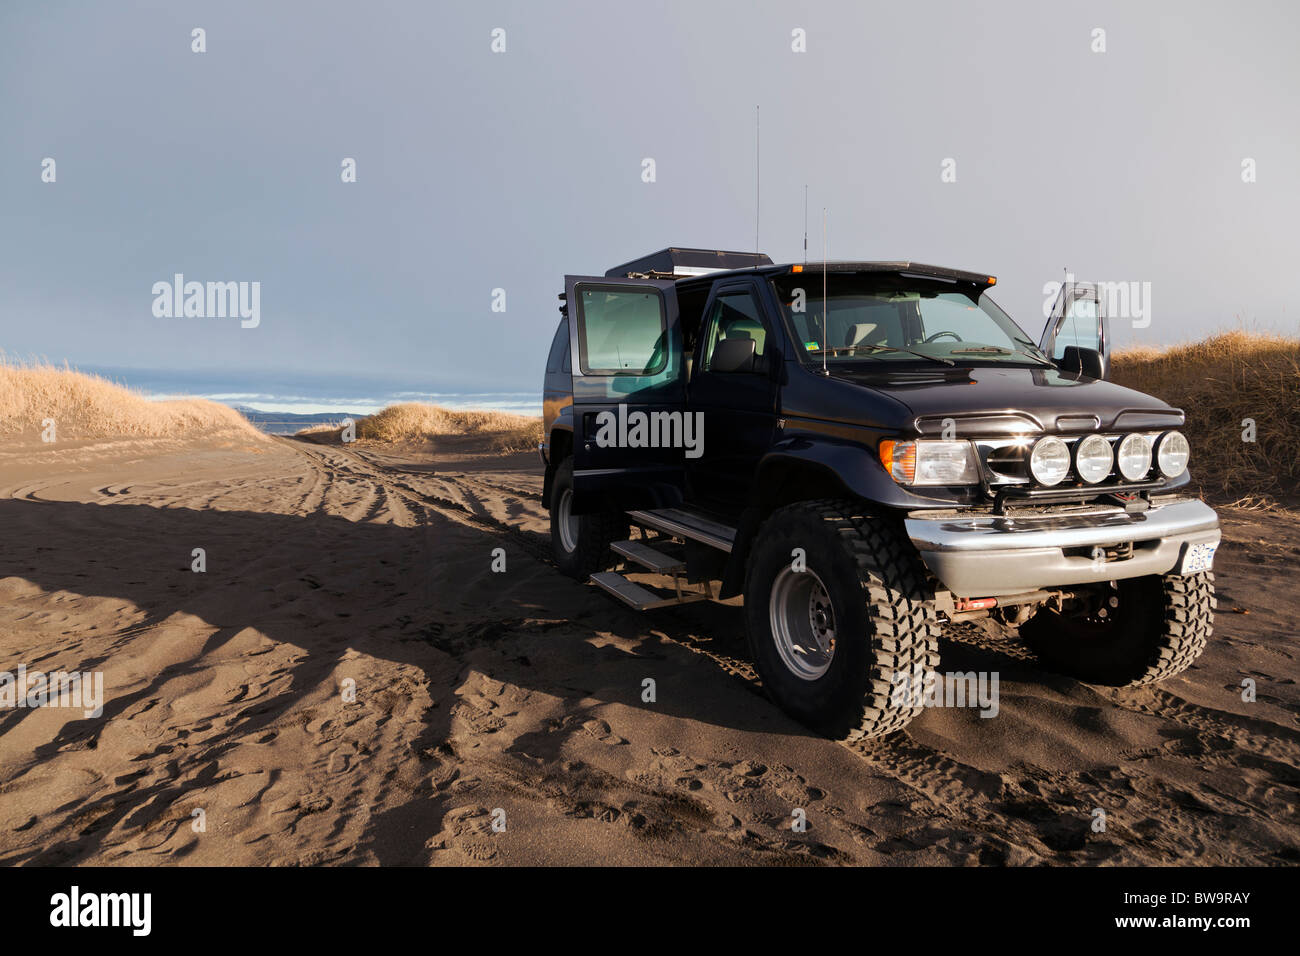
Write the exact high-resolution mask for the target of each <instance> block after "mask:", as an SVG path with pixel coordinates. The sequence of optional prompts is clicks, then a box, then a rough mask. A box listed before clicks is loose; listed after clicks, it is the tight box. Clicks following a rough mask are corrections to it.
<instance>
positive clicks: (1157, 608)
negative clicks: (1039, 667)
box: [1020, 571, 1217, 687]
mask: <svg viewBox="0 0 1300 956" xmlns="http://www.w3.org/2000/svg"><path fill="white" fill-rule="evenodd" d="M1215 607H1217V602H1216V601H1215V598H1214V575H1213V574H1211V573H1210V572H1208V571H1206V572H1204V573H1201V574H1190V575H1186V576H1184V575H1178V574H1166V575H1164V576H1163V577H1162V576H1160V575H1154V574H1153V575H1148V576H1146V577H1141V578H1130V579H1128V580H1124V581H1113V582H1110V583H1109V584H1101V585H1097V586H1096V587H1094V588H1091V589H1088V590H1086V591H1084V592H1083V593H1082V594H1081V595H1079V596H1078V597H1076V598H1074V599H1073V600H1071V601H1070V602H1068V603H1067V604H1066V605H1065V606H1064V607H1063V608H1062V609H1061V610H1060V611H1057V610H1049V609H1046V608H1044V609H1043V610H1041V611H1039V612H1038V613H1037V614H1035V615H1034V616H1033V617H1032V618H1030V619H1029V620H1028V621H1026V622H1025V623H1024V624H1023V625H1022V626H1021V628H1020V635H1021V637H1023V638H1024V639H1025V642H1026V643H1027V644H1028V645H1029V647H1030V649H1032V650H1033V651H1034V653H1035V654H1037V655H1038V658H1039V659H1040V660H1041V661H1043V663H1045V664H1047V666H1049V667H1051V668H1052V669H1053V670H1056V671H1059V672H1060V673H1062V674H1066V675H1068V676H1070V677H1074V678H1077V679H1079V680H1082V681H1085V682H1087V683H1090V684H1101V685H1106V686H1111V687H1119V686H1128V687H1137V686H1141V685H1143V684H1153V683H1155V682H1156V681H1162V680H1165V679H1167V678H1170V677H1174V676H1176V675H1178V674H1181V673H1182V672H1183V671H1185V670H1187V668H1188V667H1190V666H1191V665H1192V662H1193V661H1195V660H1196V658H1198V657H1199V656H1200V654H1201V651H1203V650H1204V649H1205V643H1206V641H1207V640H1208V638H1209V637H1210V635H1211V634H1212V633H1213V631H1214V609H1215Z"/></svg>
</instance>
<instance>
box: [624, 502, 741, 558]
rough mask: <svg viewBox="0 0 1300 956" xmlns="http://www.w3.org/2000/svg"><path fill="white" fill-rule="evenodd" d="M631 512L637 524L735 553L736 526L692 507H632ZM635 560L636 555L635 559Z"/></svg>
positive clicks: (629, 513) (630, 514)
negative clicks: (712, 517) (690, 508)
mask: <svg viewBox="0 0 1300 956" xmlns="http://www.w3.org/2000/svg"><path fill="white" fill-rule="evenodd" d="M627 516H628V517H629V518H631V519H632V521H633V522H634V523H635V524H639V525H642V526H644V527H646V528H652V529H654V530H655V531H659V532H662V533H663V534H670V535H672V536H673V537H676V538H685V539H686V540H688V541H698V542H700V543H701V544H706V545H708V546H709V547H710V548H716V549H717V550H719V551H725V552H726V553H727V554H730V553H731V545H732V542H733V541H735V540H736V529H735V528H731V527H728V526H727V525H725V524H720V523H718V522H716V521H711V520H710V519H708V518H705V517H703V516H702V515H698V514H695V513H694V512H692V511H684V510H683V509H681V508H661V509H659V510H658V511H629V512H628V513H627ZM633 560H635V559H633Z"/></svg>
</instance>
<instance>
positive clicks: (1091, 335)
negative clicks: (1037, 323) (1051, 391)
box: [1039, 282, 1110, 379]
mask: <svg viewBox="0 0 1300 956" xmlns="http://www.w3.org/2000/svg"><path fill="white" fill-rule="evenodd" d="M1039 348H1041V349H1042V350H1043V351H1044V352H1045V353H1046V354H1047V355H1048V356H1049V357H1050V358H1051V359H1052V361H1053V362H1055V363H1056V366H1057V367H1058V368H1060V369H1061V370H1062V371H1064V372H1076V373H1079V374H1082V375H1087V376H1090V377H1092V378H1103V379H1104V378H1107V377H1109V375H1110V325H1109V322H1108V320H1107V318H1106V314H1105V311H1104V310H1103V308H1102V299H1101V290H1100V289H1099V288H1098V286H1097V285H1096V284H1095V283H1091V282H1066V283H1065V284H1063V285H1062V286H1061V291H1060V294H1059V295H1058V296H1057V297H1056V303H1055V304H1054V305H1053V306H1052V312H1051V316H1050V317H1049V318H1048V320H1047V326H1046V328H1044V329H1043V338H1042V341H1041V342H1039Z"/></svg>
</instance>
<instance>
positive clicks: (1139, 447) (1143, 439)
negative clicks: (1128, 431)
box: [1115, 434, 1151, 481]
mask: <svg viewBox="0 0 1300 956" xmlns="http://www.w3.org/2000/svg"><path fill="white" fill-rule="evenodd" d="M1115 461H1116V463H1117V464H1118V465H1119V473H1120V474H1121V475H1122V476H1123V477H1124V479H1125V480H1127V481H1141V480H1142V479H1143V478H1145V477H1146V476H1147V472H1148V471H1150V470H1151V436H1150V435H1137V434H1133V435H1125V436H1124V439H1123V440H1122V441H1121V442H1120V443H1119V452H1118V453H1117V454H1116V455H1115Z"/></svg>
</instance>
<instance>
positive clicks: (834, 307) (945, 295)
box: [772, 272, 1051, 365]
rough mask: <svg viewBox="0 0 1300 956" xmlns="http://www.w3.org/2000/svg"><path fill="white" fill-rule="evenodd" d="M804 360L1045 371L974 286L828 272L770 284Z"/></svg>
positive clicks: (1042, 359)
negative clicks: (930, 362) (993, 366)
mask: <svg viewBox="0 0 1300 956" xmlns="http://www.w3.org/2000/svg"><path fill="white" fill-rule="evenodd" d="M772 284H773V287H774V289H775V290H776V296H777V301H778V302H779V303H780V304H781V310H782V312H783V314H784V317H785V320H786V322H787V324H788V326H789V328H790V330H791V332H792V333H793V334H794V336H795V339H796V342H797V344H798V345H802V349H799V352H800V355H801V358H802V360H803V361H805V362H810V363H817V364H820V363H821V362H822V361H823V358H824V359H825V361H827V362H828V363H844V362H853V363H859V362H860V363H870V362H900V363H901V362H912V363H915V362H918V361H921V360H925V359H929V360H933V361H939V362H943V363H944V364H949V363H952V364H957V365H970V364H972V363H980V364H983V363H986V362H987V363H997V364H1013V365H1025V364H1029V365H1050V364H1051V363H1050V361H1049V360H1048V359H1047V357H1046V356H1045V355H1043V353H1042V352H1041V351H1039V349H1038V347H1037V346H1036V345H1035V344H1034V343H1033V341H1032V340H1030V338H1029V336H1028V335H1026V334H1025V332H1024V330H1023V329H1021V328H1020V327H1019V326H1018V325H1016V323H1015V322H1013V321H1012V320H1011V317H1010V316H1008V315H1007V314H1006V313H1005V312H1003V311H1002V310H1001V309H1000V308H998V306H997V304H996V303H995V302H993V300H992V299H990V298H989V297H988V295H987V294H986V293H985V292H984V290H982V289H979V288H977V287H975V286H967V285H959V284H954V283H948V282H940V281H928V280H925V279H915V278H909V277H906V276H899V275H888V274H885V275H877V274H871V273H852V272H850V273H839V274H836V273H831V274H830V275H829V276H827V279H826V286H827V288H826V309H825V314H824V315H823V312H822V277H821V275H819V274H808V273H803V274H801V275H788V276H779V277H777V278H775V279H773V280H772Z"/></svg>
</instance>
